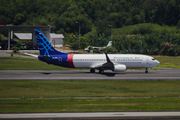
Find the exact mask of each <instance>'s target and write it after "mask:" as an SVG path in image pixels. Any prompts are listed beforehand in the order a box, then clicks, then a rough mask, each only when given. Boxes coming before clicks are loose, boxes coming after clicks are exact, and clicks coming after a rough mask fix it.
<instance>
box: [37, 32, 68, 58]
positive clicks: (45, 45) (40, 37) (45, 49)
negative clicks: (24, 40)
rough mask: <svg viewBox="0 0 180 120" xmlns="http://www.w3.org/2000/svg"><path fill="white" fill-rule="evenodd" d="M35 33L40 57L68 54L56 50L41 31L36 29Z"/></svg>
mask: <svg viewBox="0 0 180 120" xmlns="http://www.w3.org/2000/svg"><path fill="white" fill-rule="evenodd" d="M35 33H36V38H37V43H38V47H39V52H40V55H44V56H50V55H59V54H66V53H63V52H59V51H57V50H55V49H54V47H53V46H52V45H51V43H50V42H49V41H48V40H47V38H46V37H45V36H44V34H43V33H42V32H41V31H40V30H39V29H35Z"/></svg>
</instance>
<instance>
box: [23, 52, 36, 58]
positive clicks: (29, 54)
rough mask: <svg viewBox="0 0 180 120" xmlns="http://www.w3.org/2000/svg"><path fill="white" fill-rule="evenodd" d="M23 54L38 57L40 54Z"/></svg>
mask: <svg viewBox="0 0 180 120" xmlns="http://www.w3.org/2000/svg"><path fill="white" fill-rule="evenodd" d="M23 54H25V55H29V56H32V57H37V58H38V55H35V54H29V53H23Z"/></svg>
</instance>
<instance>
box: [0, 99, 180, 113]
mask: <svg viewBox="0 0 180 120" xmlns="http://www.w3.org/2000/svg"><path fill="white" fill-rule="evenodd" d="M179 101H180V98H119V99H118V98H115V99H110V98H107V99H72V98H69V99H68V98H66V99H4V100H3V99H1V100H0V113H17V112H20V113H22V112H86V111H88V112H90V111H93V112H94V111H179V110H180V103H179Z"/></svg>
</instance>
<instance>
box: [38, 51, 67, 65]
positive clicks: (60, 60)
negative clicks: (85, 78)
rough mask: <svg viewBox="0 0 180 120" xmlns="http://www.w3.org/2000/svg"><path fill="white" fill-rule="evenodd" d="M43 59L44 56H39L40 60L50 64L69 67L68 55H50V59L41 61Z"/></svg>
mask: <svg viewBox="0 0 180 120" xmlns="http://www.w3.org/2000/svg"><path fill="white" fill-rule="evenodd" d="M41 57H44V56H43V55H39V56H38V58H39V60H41V61H43V62H46V63H48V64H53V65H58V66H62V67H69V65H68V54H62V55H50V56H47V57H50V59H48V58H47V59H46V58H44V59H40V58H41Z"/></svg>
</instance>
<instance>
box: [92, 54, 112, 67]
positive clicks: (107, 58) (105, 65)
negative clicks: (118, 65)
mask: <svg viewBox="0 0 180 120" xmlns="http://www.w3.org/2000/svg"><path fill="white" fill-rule="evenodd" d="M105 55H106V60H107V62H106V63H104V64H102V65H98V66H95V69H98V70H108V69H110V70H113V69H114V64H113V63H112V62H111V60H110V59H109V57H108V55H107V53H105Z"/></svg>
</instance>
